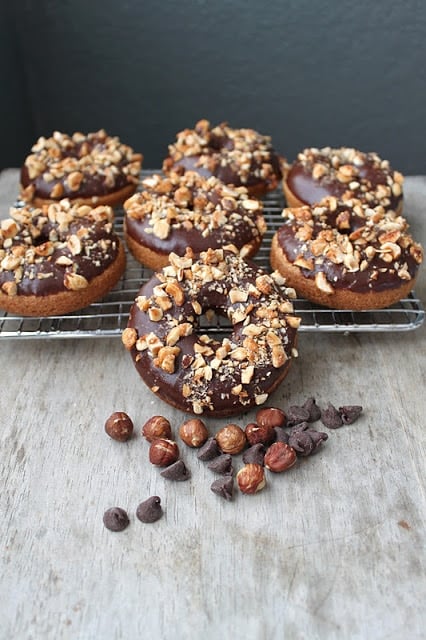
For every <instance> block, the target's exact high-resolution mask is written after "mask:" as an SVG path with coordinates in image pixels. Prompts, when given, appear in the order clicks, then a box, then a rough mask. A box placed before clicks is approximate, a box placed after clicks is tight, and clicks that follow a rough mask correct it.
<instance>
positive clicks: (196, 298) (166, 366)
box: [123, 249, 300, 416]
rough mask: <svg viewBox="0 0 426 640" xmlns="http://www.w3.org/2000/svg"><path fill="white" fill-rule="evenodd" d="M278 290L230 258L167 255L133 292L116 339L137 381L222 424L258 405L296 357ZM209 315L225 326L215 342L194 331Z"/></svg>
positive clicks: (294, 320)
mask: <svg viewBox="0 0 426 640" xmlns="http://www.w3.org/2000/svg"><path fill="white" fill-rule="evenodd" d="M282 283H283V280H282V278H281V277H280V276H279V274H274V275H273V276H269V275H268V274H266V273H265V272H264V271H263V270H261V269H259V268H258V267H257V266H255V265H253V264H249V263H247V262H246V261H244V260H243V259H242V258H241V257H240V256H239V255H238V254H237V253H234V252H233V251H228V250H221V249H216V250H212V249H209V250H208V251H206V252H203V253H202V254H201V255H200V257H199V258H198V259H195V258H194V257H193V256H192V253H191V252H190V251H188V252H187V253H186V255H185V256H182V257H179V256H177V255H175V254H171V255H170V262H169V265H168V266H166V267H164V268H163V270H162V271H160V272H159V273H157V274H156V275H155V276H154V277H153V278H152V279H151V280H150V281H148V282H147V283H146V284H145V285H144V286H143V287H142V289H141V290H140V292H139V295H138V297H137V298H136V300H135V303H134V305H133V306H132V309H131V312H130V317H129V322H128V325H127V328H126V329H125V331H124V332H123V343H124V345H125V346H126V348H127V349H129V351H130V354H131V357H132V359H133V361H134V363H135V366H136V369H137V371H138V373H139V375H140V376H141V377H142V379H143V381H144V382H145V383H146V384H147V385H148V387H149V388H150V389H151V390H152V391H153V392H154V393H155V394H156V395H157V396H158V397H159V398H161V399H162V400H164V401H165V402H167V403H169V404H171V405H172V406H174V407H177V408H178V409H180V410H182V411H187V412H191V413H195V414H202V413H205V414H209V415H212V416H229V415H232V414H235V413H240V412H241V411H244V410H246V409H249V408H250V407H251V406H253V405H259V404H262V403H264V402H265V401H266V400H267V398H268V396H269V394H270V393H272V392H273V391H274V390H275V389H276V387H277V386H278V385H279V384H280V383H281V381H282V380H283V379H284V377H285V376H286V375H287V372H288V369H289V366H290V363H291V360H292V358H293V357H295V356H296V355H297V351H296V349H295V343H296V333H297V328H298V326H299V324H300V318H298V317H296V316H295V315H294V314H293V306H292V303H291V301H290V300H289V297H288V296H290V295H293V294H294V292H293V291H292V290H290V289H281V288H280V287H281V285H282ZM212 310H213V311H215V312H216V313H218V314H223V315H225V316H227V317H228V318H229V320H230V322H231V324H232V332H231V335H230V336H229V337H228V338H224V339H223V340H222V341H218V340H215V339H213V338H211V337H209V336H208V335H199V333H198V332H197V329H196V326H197V322H198V319H199V318H200V317H201V316H202V315H203V314H204V313H208V312H211V311H212Z"/></svg>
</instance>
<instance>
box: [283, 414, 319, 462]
mask: <svg viewBox="0 0 426 640" xmlns="http://www.w3.org/2000/svg"><path fill="white" fill-rule="evenodd" d="M327 439H328V435H327V434H326V433H324V432H322V431H317V430H316V429H312V428H311V427H310V426H309V424H308V423H307V422H302V423H301V424H298V425H296V426H295V427H293V429H292V430H291V431H290V434H289V439H288V444H289V445H290V446H291V447H293V449H294V450H295V451H296V453H297V454H298V455H299V456H309V455H311V453H315V451H317V449H318V448H319V447H320V445H321V443H322V442H324V441H325V440H327Z"/></svg>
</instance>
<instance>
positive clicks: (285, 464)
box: [264, 442, 297, 473]
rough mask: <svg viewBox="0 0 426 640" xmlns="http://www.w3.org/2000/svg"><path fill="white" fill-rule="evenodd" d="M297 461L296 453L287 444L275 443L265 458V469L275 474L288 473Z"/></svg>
mask: <svg viewBox="0 0 426 640" xmlns="http://www.w3.org/2000/svg"><path fill="white" fill-rule="evenodd" d="M296 460H297V455H296V451H295V450H294V449H293V447H290V445H288V444H286V443H285V442H274V444H272V445H271V446H270V447H269V448H268V449H267V451H266V453H265V457H264V463H265V467H266V468H267V469H269V471H272V472H274V473H282V472H283V471H287V469H290V468H291V467H292V466H293V465H294V464H296Z"/></svg>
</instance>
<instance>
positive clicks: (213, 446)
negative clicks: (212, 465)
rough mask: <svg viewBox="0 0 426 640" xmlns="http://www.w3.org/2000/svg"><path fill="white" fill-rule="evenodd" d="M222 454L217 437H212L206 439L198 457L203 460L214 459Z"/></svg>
mask: <svg viewBox="0 0 426 640" xmlns="http://www.w3.org/2000/svg"><path fill="white" fill-rule="evenodd" d="M219 454H220V450H219V446H218V444H217V442H216V440H215V438H213V437H211V438H208V440H206V442H205V443H204V444H203V446H202V447H200V449H199V450H198V453H197V458H198V459H199V460H202V461H203V462H207V461H208V460H213V458H217V456H218V455H219Z"/></svg>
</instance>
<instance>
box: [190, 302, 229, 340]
mask: <svg viewBox="0 0 426 640" xmlns="http://www.w3.org/2000/svg"><path fill="white" fill-rule="evenodd" d="M194 333H195V334H196V335H197V336H201V335H206V334H207V335H208V336H209V337H210V338H212V339H213V340H214V341H215V342H216V341H218V342H220V341H222V340H224V339H226V338H228V339H229V338H230V337H231V336H232V326H231V325H230V324H229V320H228V319H227V318H226V314H225V313H224V312H223V311H221V310H220V309H206V311H205V312H204V313H203V314H202V315H200V316H198V318H197V320H196V322H195V323H194ZM219 337H220V340H219Z"/></svg>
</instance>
